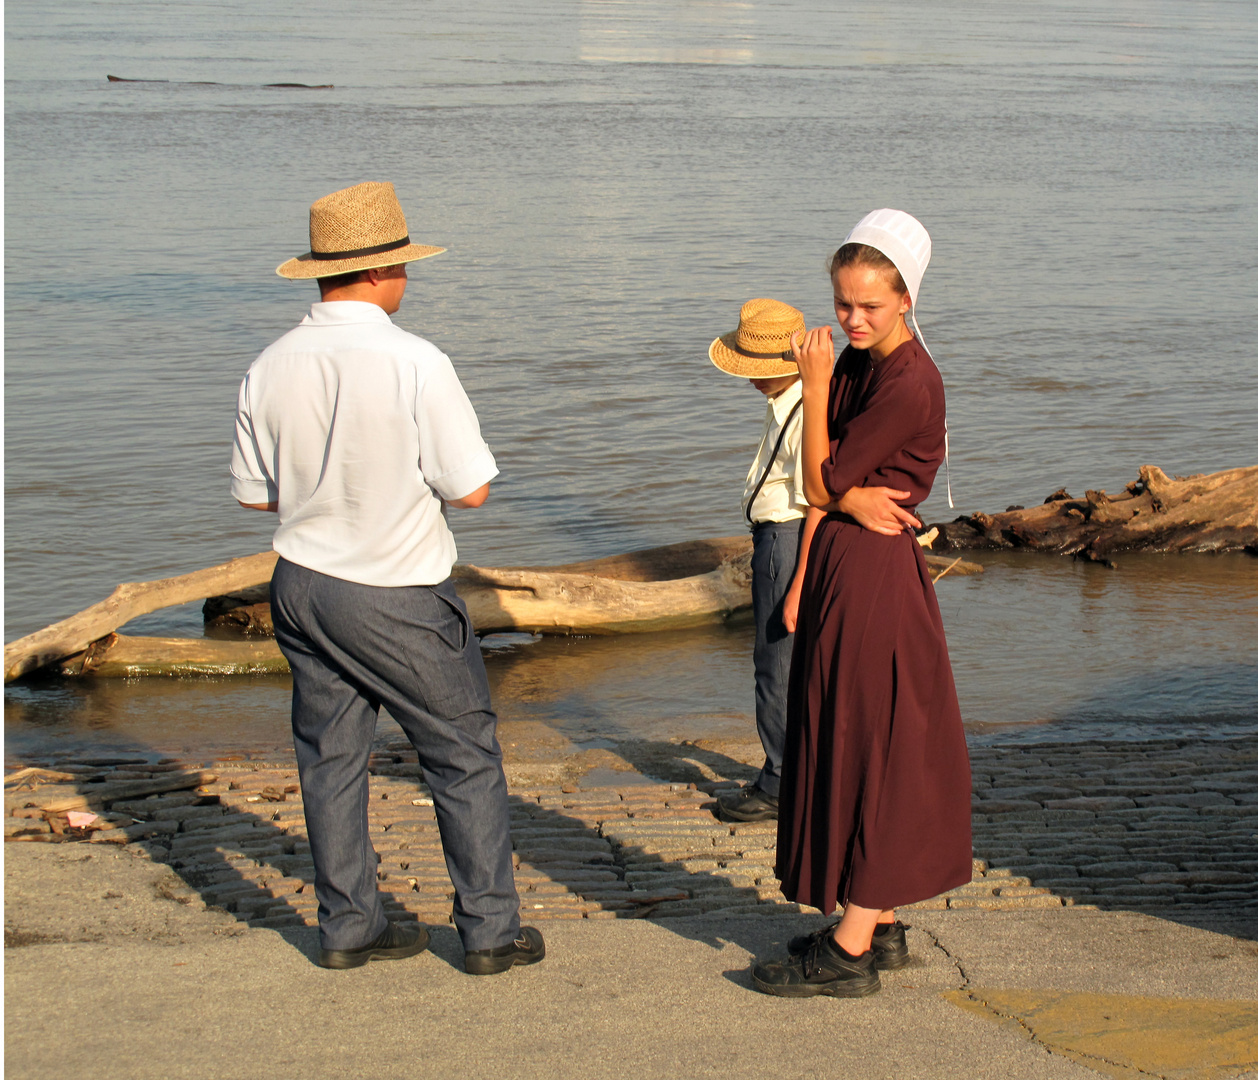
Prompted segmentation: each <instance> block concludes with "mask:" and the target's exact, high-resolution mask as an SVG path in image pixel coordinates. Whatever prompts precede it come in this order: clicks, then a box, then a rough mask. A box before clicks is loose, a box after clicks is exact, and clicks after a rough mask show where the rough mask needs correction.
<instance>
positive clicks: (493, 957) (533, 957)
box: [463, 926, 546, 975]
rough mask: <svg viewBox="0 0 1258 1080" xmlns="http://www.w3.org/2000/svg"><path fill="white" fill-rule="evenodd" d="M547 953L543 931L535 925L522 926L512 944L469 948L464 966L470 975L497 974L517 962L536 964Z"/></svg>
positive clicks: (464, 959)
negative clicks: (491, 947)
mask: <svg viewBox="0 0 1258 1080" xmlns="http://www.w3.org/2000/svg"><path fill="white" fill-rule="evenodd" d="M545 955H546V942H544V941H543V940H542V932H541V931H540V930H538V929H537V928H536V927H533V926H521V927H520V936H519V937H518V938H516V939H515V940H514V941H513V942H511V944H510V945H499V946H498V947H497V948H496V949H470V950H468V951H467V952H466V953H464V954H463V967H464V968H465V969H466V970H467V973H468V974H469V975H497V974H498V973H499V972H500V971H506V970H507V968H509V967H515V966H516V964H536V963H537V962H538V961H539V960H541V959H542V957H544V956H545Z"/></svg>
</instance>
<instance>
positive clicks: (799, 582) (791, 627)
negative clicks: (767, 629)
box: [782, 572, 804, 634]
mask: <svg viewBox="0 0 1258 1080" xmlns="http://www.w3.org/2000/svg"><path fill="white" fill-rule="evenodd" d="M803 591H804V575H803V573H802V572H801V573H798V574H796V575H795V580H794V581H792V582H791V587H790V588H789V589H787V590H786V596H785V597H783V599H782V625H783V626H785V627H786V632H787V633H788V634H793V633H795V625H796V623H798V622H799V598H800V596H801V594H802V593H803Z"/></svg>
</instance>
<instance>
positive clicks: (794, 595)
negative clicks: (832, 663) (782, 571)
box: [782, 506, 826, 634]
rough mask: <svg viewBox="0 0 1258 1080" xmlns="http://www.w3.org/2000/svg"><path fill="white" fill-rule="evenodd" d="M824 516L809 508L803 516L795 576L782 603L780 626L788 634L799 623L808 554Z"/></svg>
mask: <svg viewBox="0 0 1258 1080" xmlns="http://www.w3.org/2000/svg"><path fill="white" fill-rule="evenodd" d="M825 516H826V512H825V511H824V510H818V509H817V508H816V507H815V506H810V507H809V508H808V510H807V512H806V513H805V514H804V529H803V532H802V533H800V537H799V557H798V558H797V559H796V560H795V576H794V577H793V578H791V587H790V588H789V589H787V590H786V598H785V599H784V600H783V601H782V624H783V625H784V626H785V627H786V632H787V633H788V634H793V633H795V624H796V623H797V622H798V621H799V601H800V597H802V596H803V595H804V576H805V574H806V572H807V570H808V552H809V549H811V548H812V538H813V534H814V533H816V531H817V526H818V524H820V522H821V519H822V518H823V517H825Z"/></svg>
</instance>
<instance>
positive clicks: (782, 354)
mask: <svg viewBox="0 0 1258 1080" xmlns="http://www.w3.org/2000/svg"><path fill="white" fill-rule="evenodd" d="M790 351H791V350H790V349H780V350H778V351H777V352H752V351H751V350H750V349H744V348H743V347H742V346H741V345H739V344H738V342H734V352H736V353H738V355H739V356H746V357H748V358H749V359H752V360H786V359H787V354H788V353H790ZM790 362H791V363H794V362H795V357H794V356H793V355H792V356H791V357H790Z"/></svg>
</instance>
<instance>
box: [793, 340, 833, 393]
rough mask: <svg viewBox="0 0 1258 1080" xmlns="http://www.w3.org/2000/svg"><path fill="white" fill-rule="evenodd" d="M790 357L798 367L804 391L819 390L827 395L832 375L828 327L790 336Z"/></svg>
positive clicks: (831, 345)
mask: <svg viewBox="0 0 1258 1080" xmlns="http://www.w3.org/2000/svg"><path fill="white" fill-rule="evenodd" d="M791 355H792V356H793V357H794V358H795V363H796V364H798V365H799V375H800V378H801V379H803V381H804V389H805V390H808V389H814V388H816V389H821V390H824V391H826V393H829V391H830V376H831V375H832V374H833V373H834V337H833V335H832V334H831V332H830V328H829V327H828V326H816V327H813V329H811V330H808V331H806V332H805V331H798V330H797V331H796V332H795V333H794V334H792V335H791Z"/></svg>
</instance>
